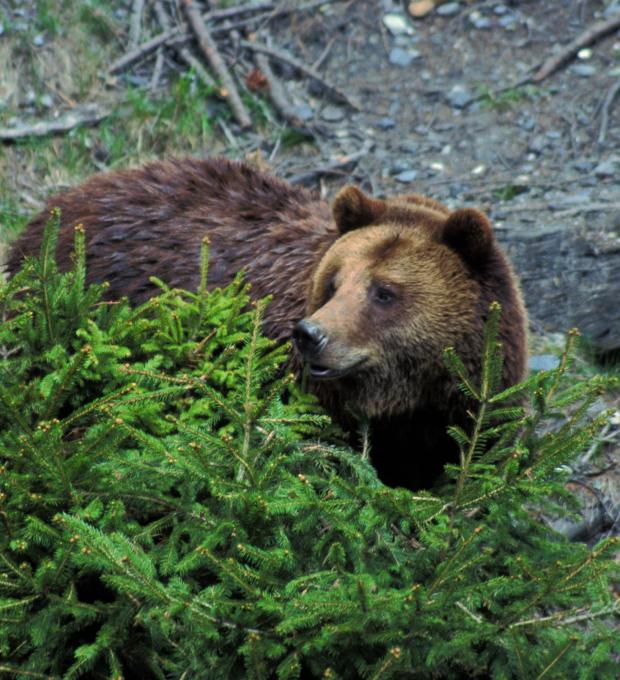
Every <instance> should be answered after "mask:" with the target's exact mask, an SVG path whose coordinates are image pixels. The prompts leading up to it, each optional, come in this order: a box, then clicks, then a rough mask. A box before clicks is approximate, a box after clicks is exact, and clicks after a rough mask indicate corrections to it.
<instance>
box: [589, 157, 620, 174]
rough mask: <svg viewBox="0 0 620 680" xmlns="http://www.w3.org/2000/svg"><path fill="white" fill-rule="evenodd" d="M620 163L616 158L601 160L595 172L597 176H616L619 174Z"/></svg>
mask: <svg viewBox="0 0 620 680" xmlns="http://www.w3.org/2000/svg"><path fill="white" fill-rule="evenodd" d="M619 165H620V163H619V162H618V160H617V159H615V158H609V159H607V160H606V161H601V162H600V163H599V164H598V165H597V166H596V167H595V168H594V174H595V175H596V176H597V177H615V176H617V175H618V174H619V171H620V167H618V166H619Z"/></svg>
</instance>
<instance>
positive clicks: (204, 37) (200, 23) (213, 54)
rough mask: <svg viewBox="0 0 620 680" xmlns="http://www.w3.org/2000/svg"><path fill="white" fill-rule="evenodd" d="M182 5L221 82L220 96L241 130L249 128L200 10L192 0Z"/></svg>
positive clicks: (187, 0) (241, 104)
mask: <svg viewBox="0 0 620 680" xmlns="http://www.w3.org/2000/svg"><path fill="white" fill-rule="evenodd" d="M182 5H183V8H184V9H185V14H186V15H187V19H188V21H189V24H190V26H191V28H192V30H193V31H194V33H195V35H196V38H197V39H198V43H199V46H200V49H201V50H202V52H203V54H204V55H205V57H206V58H207V61H208V62H209V64H210V65H211V68H212V69H213V70H214V71H215V73H216V74H217V76H218V77H219V79H220V80H221V82H222V86H223V90H220V94H221V95H222V96H223V97H224V98H225V99H226V100H227V101H228V102H229V104H230V107H231V109H232V110H233V113H234V114H235V118H236V119H237V122H238V123H239V125H240V126H241V127H242V128H249V127H251V126H252V119H251V118H250V114H249V113H248V110H247V109H246V107H245V105H244V103H243V102H242V101H241V97H240V96H239V92H238V90H237V86H236V85H235V81H234V80H233V77H232V75H231V74H230V71H229V70H228V67H227V66H226V64H225V63H224V60H223V59H222V57H221V55H220V53H219V52H218V49H217V45H216V44H215V41H214V40H213V38H212V37H211V34H210V33H209V30H208V29H207V26H206V24H205V22H204V20H203V18H202V16H201V14H200V10H199V9H198V8H197V7H196V5H194V4H193V2H192V0H182Z"/></svg>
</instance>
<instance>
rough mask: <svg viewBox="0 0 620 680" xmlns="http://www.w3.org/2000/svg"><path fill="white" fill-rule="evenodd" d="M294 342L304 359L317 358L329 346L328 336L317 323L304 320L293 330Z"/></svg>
mask: <svg viewBox="0 0 620 680" xmlns="http://www.w3.org/2000/svg"><path fill="white" fill-rule="evenodd" d="M293 340H294V341H295V345H297V349H298V350H299V351H300V352H301V354H302V355H303V356H304V357H306V358H316V357H317V356H318V355H319V354H320V353H321V352H322V350H323V349H324V348H325V345H326V344H327V335H326V334H325V331H324V330H323V329H322V328H321V326H319V324H318V323H316V322H315V321H311V320H309V319H302V320H301V321H298V322H297V323H296V324H295V328H293Z"/></svg>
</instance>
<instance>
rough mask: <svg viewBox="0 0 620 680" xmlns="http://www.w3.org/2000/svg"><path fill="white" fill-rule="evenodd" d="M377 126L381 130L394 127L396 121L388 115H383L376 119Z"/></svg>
mask: <svg viewBox="0 0 620 680" xmlns="http://www.w3.org/2000/svg"><path fill="white" fill-rule="evenodd" d="M377 127H378V128H381V129H382V130H389V129H390V128H393V127H396V121H395V120H394V119H393V118H390V117H389V116H385V117H384V118H380V119H379V120H378V121H377Z"/></svg>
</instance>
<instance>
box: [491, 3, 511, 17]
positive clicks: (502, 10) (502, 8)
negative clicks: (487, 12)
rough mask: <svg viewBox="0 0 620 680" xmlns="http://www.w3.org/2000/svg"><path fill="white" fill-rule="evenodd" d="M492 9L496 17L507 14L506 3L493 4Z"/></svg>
mask: <svg viewBox="0 0 620 680" xmlns="http://www.w3.org/2000/svg"><path fill="white" fill-rule="evenodd" d="M493 11H494V12H495V14H497V16H498V17H499V16H503V15H504V14H508V7H506V5H495V7H494V8H493Z"/></svg>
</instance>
